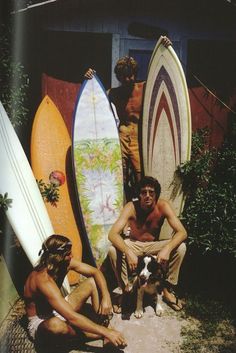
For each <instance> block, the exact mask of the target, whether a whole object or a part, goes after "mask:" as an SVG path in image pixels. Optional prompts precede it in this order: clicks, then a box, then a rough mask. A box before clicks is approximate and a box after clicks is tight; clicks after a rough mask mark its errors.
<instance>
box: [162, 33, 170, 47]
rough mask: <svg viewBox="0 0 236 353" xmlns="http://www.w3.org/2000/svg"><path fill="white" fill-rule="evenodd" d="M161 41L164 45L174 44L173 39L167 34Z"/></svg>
mask: <svg viewBox="0 0 236 353" xmlns="http://www.w3.org/2000/svg"><path fill="white" fill-rule="evenodd" d="M161 43H162V44H163V45H164V47H166V48H167V47H168V46H169V45H172V42H171V40H170V39H169V38H168V37H166V36H161Z"/></svg>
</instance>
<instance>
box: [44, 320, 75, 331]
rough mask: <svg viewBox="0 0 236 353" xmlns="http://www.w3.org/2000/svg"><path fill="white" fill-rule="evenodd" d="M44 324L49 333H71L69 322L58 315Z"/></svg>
mask: <svg viewBox="0 0 236 353" xmlns="http://www.w3.org/2000/svg"><path fill="white" fill-rule="evenodd" d="M44 326H45V328H46V330H47V331H48V332H49V333H51V334H54V335H66V334H68V333H69V327H68V325H67V323H66V322H65V321H62V320H60V319H59V318H57V317H53V318H51V319H50V320H48V321H47V322H45V325H44Z"/></svg>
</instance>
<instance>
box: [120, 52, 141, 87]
mask: <svg viewBox="0 0 236 353" xmlns="http://www.w3.org/2000/svg"><path fill="white" fill-rule="evenodd" d="M114 73H115V74H116V77H117V79H118V80H119V81H120V79H121V77H130V76H132V75H134V77H135V78H136V76H137V73H138V63H137V61H136V60H135V59H134V58H132V57H131V56H123V57H122V58H120V59H119V60H118V61H117V63H116V66H115V68H114Z"/></svg>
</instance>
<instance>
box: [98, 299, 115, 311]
mask: <svg viewBox="0 0 236 353" xmlns="http://www.w3.org/2000/svg"><path fill="white" fill-rule="evenodd" d="M111 313H112V304H111V298H110V296H109V297H107V298H102V300H101V303H100V307H99V310H98V314H100V315H109V314H111Z"/></svg>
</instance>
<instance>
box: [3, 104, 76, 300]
mask: <svg viewBox="0 0 236 353" xmlns="http://www.w3.org/2000/svg"><path fill="white" fill-rule="evenodd" d="M0 165H1V168H2V171H1V173H0V193H1V194H2V195H4V194H5V193H8V198H9V199H12V205H11V207H9V208H8V209H7V211H6V215H7V218H8V220H9V222H10V224H11V226H12V228H13V231H14V233H15V234H16V236H17V238H18V240H19V242H20V244H21V246H22V248H23V250H24V252H25V254H26V255H27V257H28V259H29V261H30V262H31V264H32V265H33V266H35V265H36V264H37V262H38V260H39V250H40V249H41V247H42V243H43V241H44V240H45V239H46V238H47V237H48V236H49V235H51V234H53V233H54V230H53V227H52V224H51V221H50V218H49V216H48V213H47V210H46V207H45V205H44V202H43V199H42V196H41V194H40V191H39V188H38V185H37V183H36V180H35V177H34V174H33V172H32V169H31V167H30V164H29V162H28V159H27V157H26V155H25V152H24V150H23V148H22V146H21V143H20V141H19V139H18V137H17V134H16V132H15V130H14V128H13V126H12V124H11V122H10V120H9V118H8V116H7V113H6V111H5V109H4V107H3V105H2V103H1V102H0ZM64 288H65V289H66V291H67V292H68V293H69V292H70V288H69V284H68V282H67V280H66V281H65V282H64Z"/></svg>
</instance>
